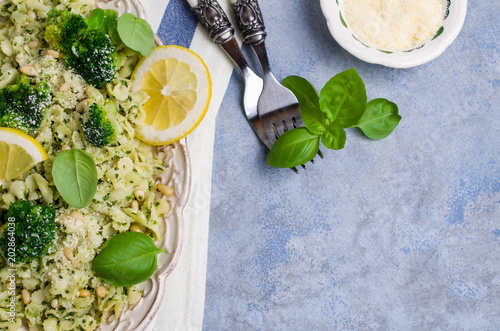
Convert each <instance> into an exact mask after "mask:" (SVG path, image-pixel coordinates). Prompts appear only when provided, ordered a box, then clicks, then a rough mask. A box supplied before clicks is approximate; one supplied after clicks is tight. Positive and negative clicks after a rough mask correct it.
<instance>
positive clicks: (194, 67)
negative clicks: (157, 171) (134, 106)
mask: <svg viewBox="0 0 500 331" xmlns="http://www.w3.org/2000/svg"><path fill="white" fill-rule="evenodd" d="M132 80H133V84H132V92H134V93H137V92H139V91H142V92H144V93H146V94H147V95H148V96H149V98H148V100H147V101H146V102H145V103H144V105H143V106H142V108H143V109H144V112H145V114H146V116H145V119H144V120H143V122H142V123H135V125H136V127H135V135H136V136H137V138H139V139H140V140H142V141H144V142H145V143H148V144H151V145H168V144H171V143H173V142H175V141H177V140H179V139H181V138H183V137H185V136H186V135H188V134H189V133H191V132H192V131H193V130H194V129H195V128H196V127H197V126H198V124H200V122H201V120H202V119H203V117H204V116H205V114H206V112H207V109H208V106H209V104H210V98H211V96H212V82H211V80H210V74H209V72H208V68H207V66H206V65H205V63H204V62H203V60H202V59H201V58H200V57H199V56H198V55H197V54H196V53H194V52H193V51H191V50H190V49H187V48H184V47H181V46H176V45H168V46H159V47H157V48H155V49H154V50H153V52H152V53H151V55H150V56H148V57H145V58H143V59H142V60H141V61H140V62H139V64H138V65H137V67H136V69H135V70H134V72H133V73H132Z"/></svg>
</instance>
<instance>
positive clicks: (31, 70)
mask: <svg viewBox="0 0 500 331" xmlns="http://www.w3.org/2000/svg"><path fill="white" fill-rule="evenodd" d="M19 70H21V72H22V73H23V74H25V75H28V76H36V75H37V72H36V69H35V67H33V66H22V67H21V68H19Z"/></svg>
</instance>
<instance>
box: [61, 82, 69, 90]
mask: <svg viewBox="0 0 500 331" xmlns="http://www.w3.org/2000/svg"><path fill="white" fill-rule="evenodd" d="M70 88H71V86H70V85H69V83H67V82H64V83H62V84H61V86H59V92H67V91H69V89H70Z"/></svg>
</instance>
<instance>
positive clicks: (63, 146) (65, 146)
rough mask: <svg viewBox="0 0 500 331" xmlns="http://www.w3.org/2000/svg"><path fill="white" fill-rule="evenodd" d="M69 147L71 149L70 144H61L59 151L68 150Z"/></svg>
mask: <svg viewBox="0 0 500 331" xmlns="http://www.w3.org/2000/svg"><path fill="white" fill-rule="evenodd" d="M69 149H71V146H70V145H62V146H61V151H67V150H69Z"/></svg>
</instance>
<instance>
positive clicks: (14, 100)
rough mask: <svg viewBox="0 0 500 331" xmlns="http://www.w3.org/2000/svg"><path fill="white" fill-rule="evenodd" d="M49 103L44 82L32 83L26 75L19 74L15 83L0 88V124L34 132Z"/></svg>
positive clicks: (50, 101)
mask: <svg viewBox="0 0 500 331" xmlns="http://www.w3.org/2000/svg"><path fill="white" fill-rule="evenodd" d="M51 103H52V94H51V93H50V87H49V85H47V83H46V82H40V83H38V84H34V85H32V84H31V79H30V78H29V77H28V76H26V75H21V76H19V78H18V80H17V83H16V84H15V85H12V86H9V87H6V88H3V89H1V90H0V126H2V127H10V128H14V129H18V130H21V131H24V132H26V133H35V132H37V131H38V129H39V128H40V126H41V125H42V122H43V118H44V116H45V111H46V109H47V107H49V106H50V104H51Z"/></svg>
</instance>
